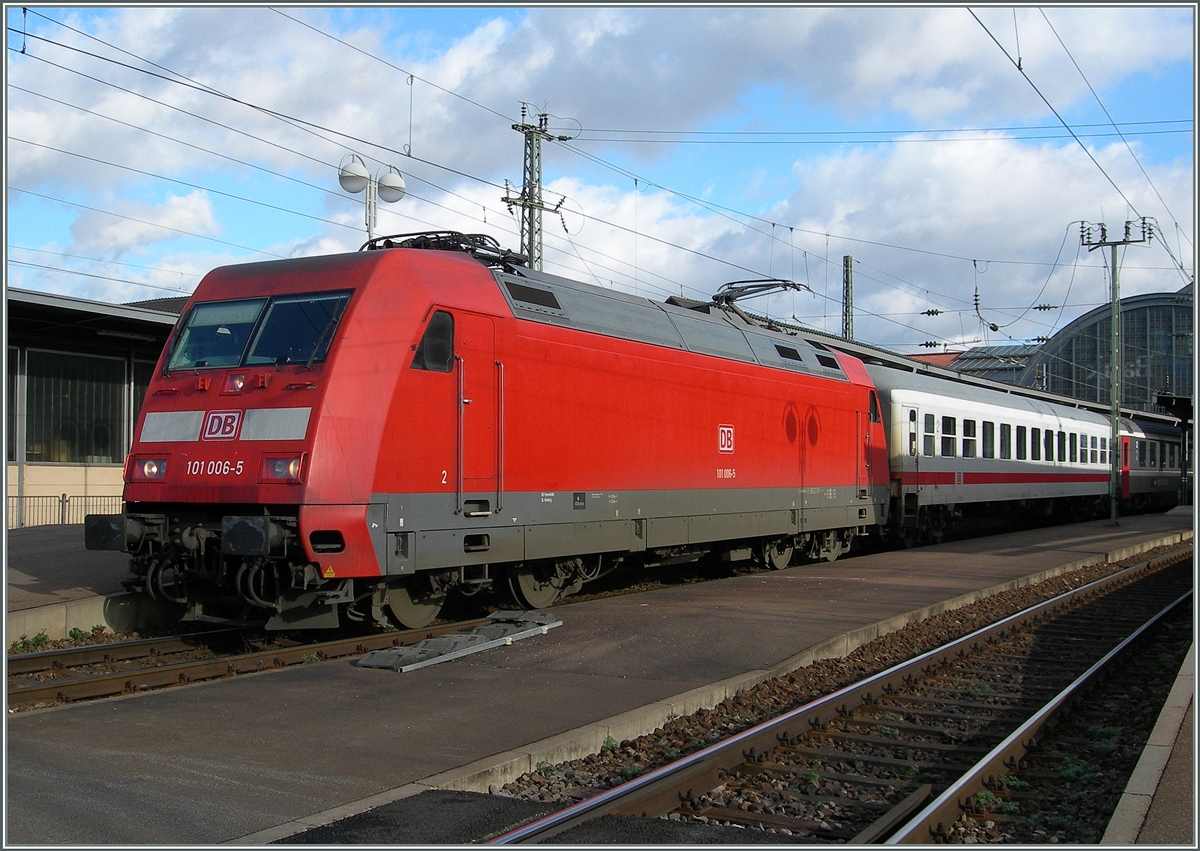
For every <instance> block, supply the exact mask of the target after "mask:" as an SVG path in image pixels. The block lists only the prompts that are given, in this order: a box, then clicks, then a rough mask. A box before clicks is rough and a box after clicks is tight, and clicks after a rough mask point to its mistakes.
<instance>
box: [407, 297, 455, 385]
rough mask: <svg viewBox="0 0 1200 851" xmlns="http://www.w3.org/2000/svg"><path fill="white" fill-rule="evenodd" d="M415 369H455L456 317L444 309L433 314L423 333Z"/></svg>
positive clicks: (418, 346) (443, 370)
mask: <svg viewBox="0 0 1200 851" xmlns="http://www.w3.org/2000/svg"><path fill="white" fill-rule="evenodd" d="M412 368H413V369H427V370H429V371H430V372H450V371H451V370H452V369H454V317H453V316H451V315H450V314H449V313H447V312H446V311H444V310H439V311H437V312H436V313H434V314H433V316H432V317H431V318H430V320H429V326H428V327H427V328H426V329H425V333H424V334H422V335H421V342H420V344H418V345H417V354H416V356H415V357H414V358H413V363H412Z"/></svg>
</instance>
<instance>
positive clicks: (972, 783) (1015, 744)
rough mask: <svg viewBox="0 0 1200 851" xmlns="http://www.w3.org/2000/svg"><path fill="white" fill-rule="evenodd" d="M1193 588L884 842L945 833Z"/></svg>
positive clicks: (927, 840)
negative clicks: (990, 782)
mask: <svg viewBox="0 0 1200 851" xmlns="http://www.w3.org/2000/svg"><path fill="white" fill-rule="evenodd" d="M1192 593H1193V592H1192V591H1191V590H1189V591H1188V592H1187V593H1185V594H1183V595H1182V596H1180V597H1179V598H1178V599H1176V600H1175V601H1173V602H1172V603H1170V604H1169V605H1167V606H1165V607H1164V608H1163V609H1162V610H1161V611H1159V612H1157V613H1156V614H1155V615H1154V616H1153V617H1151V618H1150V619H1149V620H1147V621H1146V622H1145V623H1143V624H1142V625H1141V626H1139V627H1138V628H1137V630H1135V631H1134V632H1133V633H1132V634H1130V635H1129V636H1128V637H1126V638H1125V639H1124V640H1123V641H1122V642H1121V643H1120V644H1118V645H1117V646H1116V647H1114V648H1113V649H1112V650H1110V651H1109V652H1108V653H1106V654H1105V655H1104V657H1103V658H1101V659H1100V660H1099V661H1097V662H1096V663H1095V664H1094V665H1092V666H1091V667H1090V668H1088V669H1087V670H1086V671H1084V672H1083V673H1082V674H1080V675H1079V676H1078V677H1077V678H1076V679H1075V680H1074V681H1073V682H1072V683H1071V684H1070V685H1069V686H1067V687H1066V688H1065V689H1063V690H1062V691H1061V692H1059V693H1058V694H1056V695H1055V696H1054V697H1053V698H1052V699H1051V700H1049V701H1048V702H1047V703H1046V704H1045V705H1044V706H1043V707H1042V708H1041V709H1039V710H1038V711H1037V712H1036V713H1034V714H1033V715H1032V716H1030V718H1029V719H1028V720H1027V721H1026V722H1025V723H1024V724H1022V725H1021V726H1020V727H1018V728H1017V729H1016V730H1014V731H1013V732H1012V733H1010V734H1009V735H1008V736H1007V737H1006V738H1005V739H1004V741H1002V742H1000V744H998V745H996V747H995V748H993V749H992V750H991V751H990V752H989V753H988V754H987V755H986V756H985V757H983V759H981V760H979V762H978V763H976V764H975V765H974V766H972V767H971V769H970V771H968V772H966V773H965V774H963V775H962V776H961V777H960V778H959V779H958V780H956V781H955V782H954V783H952V784H951V785H950V786H949V788H947V789H946V790H945V791H944V792H942V794H941V795H939V796H938V797H937V798H935V799H934V800H933V801H931V802H930V803H929V804H928V805H927V806H926V807H925V808H924V809H923V810H921V811H920V812H919V813H917V814H916V815H915V816H914V817H913V818H912V820H911V821H909V822H908V823H906V824H905V825H903V826H902V827H900V828H899V829H898V830H897V831H896V832H895V833H893V834H892V835H891V836H890V837H889V838H888V839H887V840H886V841H885V843H884V844H886V845H901V844H928V843H930V842H936V841H938V839H939V837H941V838H945V837H946V826H947V824H950V825H952V824H953V823H954V822H955V821H956V820H957V819H958V817H959V815H961V813H962V812H963V811H964V809H965V808H964V807H963V805H962V801H963V800H964V799H965V798H968V797H970V796H971V795H974V794H976V793H977V792H982V791H983V790H984V789H985V787H986V785H987V780H989V779H990V778H992V777H994V776H996V775H998V774H1005V773H1007V772H1008V770H1010V769H1011V768H1013V767H1015V766H1017V765H1018V764H1019V763H1020V761H1021V759H1023V758H1024V757H1025V755H1026V753H1027V752H1028V751H1029V750H1030V749H1031V748H1032V747H1033V746H1034V745H1036V743H1037V740H1038V737H1039V735H1040V734H1041V732H1042V731H1043V730H1044V729H1045V728H1046V727H1047V726H1048V725H1050V724H1052V723H1054V721H1055V719H1056V718H1057V717H1058V716H1060V715H1061V714H1062V713H1064V712H1066V711H1068V710H1069V709H1070V708H1071V707H1072V706H1073V705H1074V704H1076V703H1077V702H1078V701H1080V700H1081V699H1083V697H1084V696H1085V694H1084V693H1085V692H1086V691H1088V690H1089V689H1090V687H1091V686H1092V685H1093V684H1095V683H1096V682H1097V680H1099V679H1100V678H1101V677H1103V676H1104V674H1105V673H1107V671H1108V669H1109V668H1110V667H1111V666H1112V665H1113V664H1114V663H1115V662H1116V661H1117V660H1118V659H1119V658H1120V657H1121V656H1123V655H1124V654H1125V653H1126V652H1127V651H1128V650H1129V648H1130V647H1131V646H1132V645H1133V644H1135V643H1136V642H1137V640H1138V639H1139V638H1141V637H1142V636H1143V635H1144V634H1145V633H1146V632H1147V631H1148V630H1150V629H1152V628H1153V627H1154V626H1155V625H1156V624H1157V623H1158V622H1159V621H1161V620H1162V619H1163V618H1165V617H1166V616H1167V615H1169V614H1170V613H1171V612H1173V611H1174V610H1175V609H1176V608H1177V607H1178V606H1180V605H1182V604H1183V603H1184V602H1185V601H1186V600H1188V599H1189V598H1191V597H1192Z"/></svg>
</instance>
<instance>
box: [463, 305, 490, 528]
mask: <svg viewBox="0 0 1200 851" xmlns="http://www.w3.org/2000/svg"><path fill="white" fill-rule="evenodd" d="M455 324H456V325H457V327H456V329H455V354H454V361H455V364H454V366H455V369H456V371H457V372H458V400H457V403H458V459H457V462H458V482H457V484H458V487H457V491H458V510H459V511H460V512H465V513H466V514H468V515H475V516H480V515H486V514H490V513H491V512H492V511H494V510H496V509H497V508H499V505H497V504H495V503H493V501H492V500H491V499H490V498H487V499H479V498H476V496H475V495H477V494H480V493H485V494H491V493H493V492H495V493H496V494H497V496H498V495H499V488H498V482H497V456H498V454H499V453H498V451H497V445H498V440H499V437H498V436H499V425H498V417H497V412H498V406H497V382H498V375H499V374H500V373H499V370H500V365H499V364H498V363H497V362H496V329H495V326H494V325H493V323H492V320H491V319H490V318H488V317H486V316H478V315H476V314H472V313H459V314H457V315H456V316H455ZM468 495H469V496H470V497H471V498H469V499H468V498H467V496H468Z"/></svg>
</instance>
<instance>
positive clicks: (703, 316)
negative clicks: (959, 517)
mask: <svg viewBox="0 0 1200 851" xmlns="http://www.w3.org/2000/svg"><path fill="white" fill-rule="evenodd" d="M367 247H368V248H370V249H373V250H366V251H361V252H358V253H355V254H347V255H337V256H331V257H314V258H305V259H296V260H284V261H273V262H267V263H255V264H246V265H239V266H229V267H224V268H219V269H216V270H214V271H213V272H211V273H209V274H208V275H207V276H206V277H205V278H204V280H203V281H201V283H200V285H199V286H198V287H197V289H196V292H195V294H194V295H193V297H192V298H191V300H190V301H189V303H188V305H187V307H186V308H185V310H184V311H183V314H182V316H181V318H180V322H179V324H178V325H177V327H176V329H175V330H174V332H173V333H172V336H171V339H170V341H169V342H168V344H167V347H166V349H165V350H164V352H163V354H162V357H161V359H160V361H159V363H158V365H157V368H156V371H155V375H154V378H153V380H152V381H151V383H150V386H149V389H148V391H147V395H146V399H145V403H144V404H143V407H142V410H141V413H140V415H139V420H138V424H137V430H136V432H135V439H134V442H133V446H132V449H131V451H130V454H129V457H128V459H127V462H126V469H125V481H126V486H125V494H124V498H125V502H126V511H125V513H124V514H120V515H94V516H90V517H88V518H87V522H86V527H85V537H86V543H87V546H88V547H89V548H92V549H119V550H124V551H127V552H129V553H130V556H131V578H130V580H129V581H128V582H127V586H128V587H130V588H131V589H133V590H138V591H141V592H144V593H147V594H149V595H151V596H153V597H156V598H158V599H160V600H165V601H171V602H174V603H178V604H180V605H181V606H182V607H183V608H184V610H185V614H184V617H185V618H186V619H192V620H203V621H218V622H241V623H262V622H264V621H265V622H266V624H267V627H268V628H273V629H290V628H314V627H332V626H336V625H337V624H338V623H339V621H340V616H341V613H343V612H345V613H346V615H347V616H348V617H349V618H353V619H363V618H365V617H373V618H374V619H375V620H377V621H379V622H386V620H387V614H388V613H390V615H391V617H392V618H394V619H395V620H396V621H397V622H399V623H400V624H402V625H405V626H410V627H415V626H422V625H424V624H426V623H428V622H429V621H431V620H432V619H433V618H435V617H436V616H437V614H438V612H439V611H440V609H441V607H442V604H443V602H444V601H445V599H446V597H447V595H448V594H450V593H452V592H456V593H463V594H474V593H477V592H480V591H486V590H493V589H499V588H504V589H506V590H507V591H509V592H511V593H512V594H513V595H514V596H515V598H516V599H517V602H518V603H519V604H521V605H524V606H529V607H533V608H539V607H543V606H546V605H549V604H550V603H552V602H554V601H555V600H557V599H559V598H560V597H562V596H565V595H568V594H571V593H574V592H575V591H577V590H578V589H579V588H580V587H581V586H582V585H583V583H585V582H587V581H590V580H592V579H595V578H597V577H598V576H600V575H601V574H602V573H604V572H607V571H608V570H610V569H612V568H613V567H615V566H617V565H619V564H622V563H637V564H644V565H656V564H667V563H673V562H683V561H687V560H692V559H696V558H698V557H700V556H701V555H704V554H707V553H712V552H719V553H722V554H724V555H725V556H726V557H729V558H733V559H736V558H742V557H750V556H753V557H756V558H757V559H759V560H760V561H762V562H763V563H765V564H768V565H770V566H773V567H783V566H785V565H786V564H788V563H789V561H790V560H791V558H792V556H793V553H794V552H795V551H800V552H802V553H804V554H805V555H807V556H809V557H816V558H825V559H829V560H832V559H834V558H836V557H837V556H838V555H839V554H840V553H842V552H844V551H845V550H846V549H848V548H849V546H850V542H851V541H852V539H853V538H854V537H856V536H858V535H861V534H865V533H867V532H869V531H871V530H880V529H886V528H888V524H889V515H890V519H891V521H892V524H891V526H892V530H893V531H897V532H899V533H900V534H901V535H904V534H907V533H909V532H915V531H916V530H917V528H918V526H917V525H915V524H918V523H919V522H923V523H926V525H928V519H929V517H930V516H934V517H938V518H940V517H942V516H943V514H944V512H945V508H944V505H945V503H946V500H945V499H942V500H941V501H940V502H939V503H938V504H939V505H940V506H942V507H939V508H937V509H933V510H934V514H933V515H930V514H929V513H928V512H926V513H924V514H922V513H921V512H920V511H919V504H920V494H919V493H916V492H915V491H914V490H913V489H912V488H909V489H908V490H907V491H903V488H902V484H901V477H902V474H903V473H904V469H905V468H906V467H909V466H913V464H915V463H917V461H915V460H914V461H913V462H912V463H908V462H906V461H905V459H904V457H903V456H904V455H905V453H904V452H903V451H900V449H899V448H898V446H899V445H900V444H899V443H898V441H904V440H906V439H907V438H906V437H904V434H903V433H904V430H905V429H907V427H908V426H907V423H906V422H905V423H901V421H900V420H899V419H896V418H897V417H899V416H900V413H899V411H900V408H899V407H897V406H898V405H899V404H900V397H899V396H896V399H897V400H898V401H897V403H896V405H893V404H892V399H891V397H892V396H895V395H896V394H895V393H894V392H890V393H889V398H888V399H884V400H882V401H883V404H882V405H881V400H880V398H879V397H878V396H877V391H876V382H875V381H873V380H872V377H871V375H870V374H869V373H868V368H867V367H866V366H864V363H863V362H862V360H860V359H858V358H856V357H853V356H851V355H849V354H846V353H845V352H844V351H834V350H832V349H830V348H827V347H825V346H824V345H823V344H822V343H821V342H820V341H819V340H816V339H812V337H813V335H799V334H795V333H783V332H781V331H779V330H773V329H771V328H769V327H764V323H761V322H758V321H755V320H754V319H753V318H751V317H749V316H747V315H746V314H744V313H742V312H741V311H740V310H737V309H736V308H733V309H724V308H722V306H721V305H719V304H717V303H715V302H714V303H713V304H706V305H696V304H690V305H686V304H684V303H679V300H675V299H671V300H668V302H667V303H658V302H653V301H650V300H648V299H645V298H639V297H636V296H633V295H629V294H626V293H621V292H616V291H611V290H606V289H603V288H601V287H596V286H591V285H587V284H581V283H577V282H574V281H569V280H566V279H563V278H559V277H556V276H553V275H547V274H543V273H541V272H536V271H532V270H529V269H527V268H524V266H523V265H522V261H521V258H518V257H515V256H514V255H511V254H509V253H507V252H505V251H502V250H501V249H500V248H499V246H498V245H497V244H496V243H495V241H494V240H491V239H490V238H488V237H482V236H464V235H462V234H453V233H434V234H416V235H409V236H405V237H387V238H380V239H376V240H373V241H372V243H370V244H369V245H368V246H367ZM673 302H675V303H673ZM872 369H875V367H872ZM987 392H993V393H995V395H996V396H997V397H1003V398H1010V397H1007V394H1003V393H998V392H996V391H987ZM949 395H950V396H953V395H954V393H953V392H952V393H950V394H949ZM971 398H972V399H978V398H979V397H978V396H972V397H971ZM926 403H927V404H928V403H929V400H928V399H926ZM905 404H908V402H905ZM958 404H959V406H960V407H961V404H962V400H961V395H960V397H959V400H958ZM1051 407H1053V406H1051ZM905 410H907V409H905ZM1065 410H1071V411H1073V412H1074V413H1075V414H1078V413H1079V412H1078V411H1076V410H1074V409H1065ZM885 417H886V421H885ZM893 419H895V422H894V423H893V422H892V420H893ZM1101 419H1102V418H1101ZM889 430H890V431H891V432H892V435H891V440H892V443H893V452H892V453H891V455H890V456H889V451H888V441H889ZM940 436H941V435H939V437H940ZM942 445H943V446H948V445H949V444H944V443H943V444H942ZM958 455H961V452H959V453H958ZM1072 460H1075V459H1072ZM931 462H932V459H930V463H931ZM1013 463H1015V461H1014V462H1013ZM989 469H992V471H993V478H994V476H995V470H996V469H997V468H996V465H995V464H994V463H993V464H992V466H991V467H990V468H989ZM1088 472H1091V471H1088ZM1095 472H1097V473H1101V472H1103V470H1102V468H1101V467H1100V466H1099V465H1097V467H1096V471H1095ZM1092 478H1096V476H1092ZM1100 478H1102V476H1101V477H1100ZM913 481H916V480H915V479H914V480H913ZM1089 487H1091V488H1092V490H1093V491H1095V492H1097V493H1100V494H1102V493H1104V492H1105V491H1104V487H1103V483H1102V482H1101V483H1100V484H1099V485H1095V484H1093V485H1089ZM905 493H908V494H910V495H909V496H905ZM913 493H916V496H915V499H914V497H913V496H912V495H911V494H913ZM996 493H998V492H996V491H995V490H994V489H992V490H990V491H989V497H988V498H989V499H990V498H995V496H996ZM1071 493H1072V494H1077V490H1076V491H1072V492H1071ZM960 498H962V499H969V497H968V496H966V495H963V496H962V497H960ZM953 507H954V506H953V505H951V506H950V508H951V509H953ZM898 518H899V519H900V520H904V519H905V518H907V521H906V522H907V523H908V526H905V527H904V528H900V527H897V526H896V523H897V522H898ZM921 518H924V519H923V520H922V519H921Z"/></svg>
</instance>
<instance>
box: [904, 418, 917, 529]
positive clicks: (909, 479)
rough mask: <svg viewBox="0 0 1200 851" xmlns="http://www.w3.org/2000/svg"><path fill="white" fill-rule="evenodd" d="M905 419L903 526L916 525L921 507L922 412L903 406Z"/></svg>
mask: <svg viewBox="0 0 1200 851" xmlns="http://www.w3.org/2000/svg"><path fill="white" fill-rule="evenodd" d="M901 415H902V416H903V418H904V420H903V423H902V425H901V428H902V429H903V434H904V437H903V441H904V442H903V444H902V448H901V450H900V452H901V454H900V495H901V505H900V522H901V526H908V525H915V524H916V522H917V512H918V510H919V508H920V506H919V501H920V496H919V494H920V492H921V487H920V482H921V435H920V432H919V429H920V426H921V412H920V411H919V410H918V409H916V408H909V407H902V408H901Z"/></svg>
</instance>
